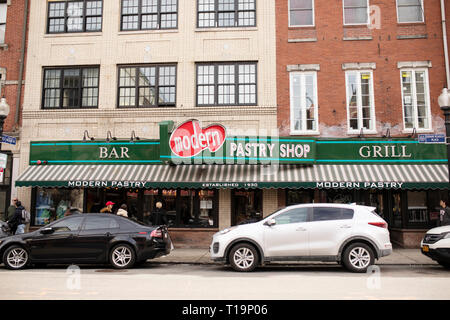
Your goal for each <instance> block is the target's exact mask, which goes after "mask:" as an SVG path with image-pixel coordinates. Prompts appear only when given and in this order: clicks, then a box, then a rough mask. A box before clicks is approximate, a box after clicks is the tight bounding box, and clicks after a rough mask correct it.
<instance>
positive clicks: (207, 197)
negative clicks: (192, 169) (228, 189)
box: [143, 189, 219, 228]
mask: <svg viewBox="0 0 450 320" xmlns="http://www.w3.org/2000/svg"><path fill="white" fill-rule="evenodd" d="M158 201H159V202H161V203H162V204H163V207H162V208H163V209H164V210H165V212H166V217H167V221H168V225H169V227H172V228H217V225H218V219H217V217H218V212H219V196H218V192H217V190H195V189H187V190H181V189H177V190H175V189H168V190H166V189H164V190H161V189H159V190H157V189H148V190H144V197H143V210H144V223H147V224H149V223H151V221H152V214H153V211H154V209H155V205H156V203H157V202H158Z"/></svg>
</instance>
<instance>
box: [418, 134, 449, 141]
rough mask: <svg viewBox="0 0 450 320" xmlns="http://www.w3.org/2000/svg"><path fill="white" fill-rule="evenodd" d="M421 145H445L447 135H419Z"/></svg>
mask: <svg viewBox="0 0 450 320" xmlns="http://www.w3.org/2000/svg"><path fill="white" fill-rule="evenodd" d="M418 141H419V143H445V134H441V133H440V134H419V139H418Z"/></svg>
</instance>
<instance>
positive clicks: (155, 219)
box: [151, 201, 167, 226]
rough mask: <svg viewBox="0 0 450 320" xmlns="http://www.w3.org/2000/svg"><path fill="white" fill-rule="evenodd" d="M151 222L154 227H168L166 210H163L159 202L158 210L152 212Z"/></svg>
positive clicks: (157, 204)
mask: <svg viewBox="0 0 450 320" xmlns="http://www.w3.org/2000/svg"><path fill="white" fill-rule="evenodd" d="M151 221H152V225H154V226H160V225H163V224H164V225H167V215H166V210H164V209H163V208H162V203H161V202H159V201H158V202H157V203H156V208H155V209H154V210H153V211H152V217H151Z"/></svg>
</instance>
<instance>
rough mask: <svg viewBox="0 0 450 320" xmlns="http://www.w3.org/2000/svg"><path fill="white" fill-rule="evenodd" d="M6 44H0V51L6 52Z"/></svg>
mask: <svg viewBox="0 0 450 320" xmlns="http://www.w3.org/2000/svg"><path fill="white" fill-rule="evenodd" d="M8 47H9V46H8V44H7V43H0V49H2V50H6V49H8Z"/></svg>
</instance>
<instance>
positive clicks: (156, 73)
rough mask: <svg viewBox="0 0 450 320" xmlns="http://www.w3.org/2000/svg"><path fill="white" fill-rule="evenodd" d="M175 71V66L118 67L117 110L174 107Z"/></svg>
mask: <svg viewBox="0 0 450 320" xmlns="http://www.w3.org/2000/svg"><path fill="white" fill-rule="evenodd" d="M176 69H177V67H176V65H142V66H122V67H119V108H120V107H131V108H138V107H165V106H175V102H176V101H175V99H176Z"/></svg>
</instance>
